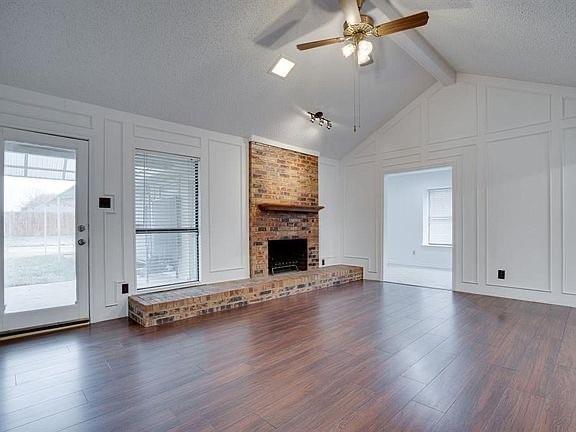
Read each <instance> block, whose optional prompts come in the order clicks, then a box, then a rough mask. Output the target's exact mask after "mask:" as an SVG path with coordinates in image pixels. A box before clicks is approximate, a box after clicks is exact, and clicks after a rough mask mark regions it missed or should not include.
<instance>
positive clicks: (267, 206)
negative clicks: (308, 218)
mask: <svg viewBox="0 0 576 432" xmlns="http://www.w3.org/2000/svg"><path fill="white" fill-rule="evenodd" d="M258 208H259V209H260V210H262V211H271V212H293V213H318V212H319V211H320V210H322V209H323V208H324V206H302V205H298V204H283V203H260V204H258Z"/></svg>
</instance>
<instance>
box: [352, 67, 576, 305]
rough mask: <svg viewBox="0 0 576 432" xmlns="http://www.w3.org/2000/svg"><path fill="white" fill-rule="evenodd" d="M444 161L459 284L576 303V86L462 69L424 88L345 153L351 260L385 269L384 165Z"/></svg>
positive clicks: (370, 273) (374, 272)
mask: <svg viewBox="0 0 576 432" xmlns="http://www.w3.org/2000/svg"><path fill="white" fill-rule="evenodd" d="M447 164H449V165H451V166H452V167H453V168H454V190H455V191H454V192H455V202H454V207H455V213H454V231H455V233H454V234H455V244H454V248H453V251H454V258H453V263H454V269H453V271H454V275H455V286H454V289H455V290H459V291H466V292H472V293H480V294H489V295H496V296H504V297H511V298H519V299H526V300H532V301H539V302H548V303H555V304H566V305H571V306H576V246H574V245H576V198H575V197H576V88H569V87H559V86H551V85H544V84H536V83H527V82H519V81H512V80H506V79H498V78H491V77H483V76H475V75H464V74H462V75H459V76H458V80H457V83H456V84H454V85H451V86H448V87H442V86H441V85H439V84H438V85H436V86H434V87H432V88H431V89H430V90H428V91H427V92H425V93H424V94H423V95H421V96H420V97H419V98H417V99H416V100H415V101H414V102H412V103H411V104H410V105H409V106H408V107H406V108H405V109H404V110H402V111H401V112H400V113H399V114H398V115H397V116H395V118H394V119H392V120H391V121H390V122H388V123H387V124H385V125H384V126H383V127H382V128H380V129H379V130H378V131H376V132H375V133H373V134H372V135H371V136H370V137H369V138H368V139H367V140H366V141H365V142H364V143H362V144H361V145H360V146H359V147H357V148H356V149H355V150H354V151H353V152H352V153H351V154H349V155H348V156H346V157H345V158H344V160H343V161H342V168H341V169H342V173H343V181H344V190H345V197H344V200H343V203H344V204H343V206H344V212H343V213H344V221H343V231H344V236H343V245H342V262H345V263H351V264H360V265H363V266H364V268H365V276H366V277H367V278H369V279H376V280H381V278H382V262H381V261H382V258H381V257H382V248H383V241H382V237H383V236H382V229H381V226H382V214H383V210H382V187H383V186H382V183H383V181H382V180H383V176H384V174H386V173H390V172H398V171H404V170H407V169H417V168H426V167H436V166H442V165H447ZM498 269H504V270H506V271H507V278H506V279H505V280H500V279H498V278H497V270H498Z"/></svg>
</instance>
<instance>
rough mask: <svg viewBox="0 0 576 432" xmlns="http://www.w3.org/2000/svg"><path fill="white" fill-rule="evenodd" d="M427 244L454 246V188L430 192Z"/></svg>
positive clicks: (431, 190)
mask: <svg viewBox="0 0 576 432" xmlns="http://www.w3.org/2000/svg"><path fill="white" fill-rule="evenodd" d="M425 228H426V232H427V234H428V239H427V241H425V243H427V244H429V245H431V246H435V245H437V246H451V245H452V188H442V189H429V190H428V221H427V227H425Z"/></svg>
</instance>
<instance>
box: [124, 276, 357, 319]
mask: <svg viewBox="0 0 576 432" xmlns="http://www.w3.org/2000/svg"><path fill="white" fill-rule="evenodd" d="M362 275H363V274H362V268H361V267H353V266H344V265H338V266H329V267H322V268H319V269H314V270H308V271H305V272H294V273H284V274H280V275H276V276H260V277H255V278H251V279H244V280H239V281H233V282H222V283H217V284H211V285H202V286H197V287H193V288H181V289H176V290H170V291H163V292H158V293H150V294H142V295H136V296H131V297H130V298H129V301H128V311H129V312H128V313H129V316H130V318H131V319H133V320H134V321H136V322H137V323H139V324H141V325H143V326H145V327H151V326H155V325H159V324H165V323H169V322H174V321H179V320H182V319H186V318H192V317H195V316H199V315H206V314H209V313H212V312H217V311H222V310H227V309H233V308H237V307H241V306H246V305H248V304H253V303H260V302H263V301H268V300H272V299H276V298H280V297H286V296H290V295H294V294H300V293H304V292H308V291H313V290H317V289H320V288H327V287H332V286H335V285H340V284H344V283H347V282H353V281H358V280H362Z"/></svg>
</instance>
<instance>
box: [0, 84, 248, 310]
mask: <svg viewBox="0 0 576 432" xmlns="http://www.w3.org/2000/svg"><path fill="white" fill-rule="evenodd" d="M0 126H5V127H12V128H17V129H18V128H19V129H25V130H31V131H36V132H44V133H50V134H56V135H63V136H68V137H74V138H80V139H85V140H88V141H89V157H90V160H89V163H90V172H89V184H90V186H89V187H90V192H89V195H90V196H89V200H90V314H91V319H92V321H100V320H104V319H111V318H117V317H122V316H126V314H127V295H122V294H121V292H120V290H119V285H118V283H120V282H128V283H130V287H131V290H132V292H131V293H134V289H135V286H134V279H135V269H134V267H135V266H134V214H133V196H134V185H133V183H134V182H133V155H134V149H135V148H147V149H152V150H158V151H165V152H174V153H183V154H192V155H195V156H198V157H200V158H201V179H200V180H201V186H200V200H201V224H200V229H201V281H202V283H208V282H217V281H224V280H231V279H239V278H245V277H248V276H249V269H248V261H249V260H248V238H247V236H248V207H247V199H248V198H247V183H246V182H247V169H248V167H247V141H246V140H245V139H243V138H239V137H235V136H230V135H225V134H220V133H216V132H211V131H207V130H203V129H198V128H194V127H190V126H184V125H178V124H174V123H168V122H164V121H160V120H156V119H152V118H147V117H142V116H137V115H133V114H128V113H124V112H119V111H114V110H110V109H106V108H102V107H98V106H94V105H89V104H84V103H79V102H74V101H70V100H65V99H60V98H56V97H52V96H46V95H43V94H39V93H34V92H29V91H25V90H21V89H16V88H13V87H7V86H1V85H0ZM103 194H105V195H113V196H114V197H115V199H116V208H115V212H114V213H104V212H101V211H100V210H99V209H98V208H97V202H98V196H100V195H103Z"/></svg>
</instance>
